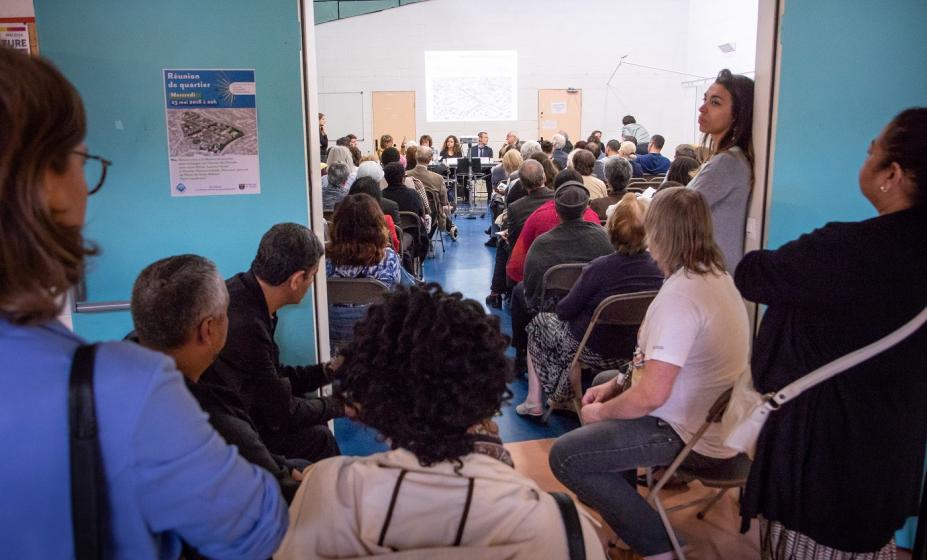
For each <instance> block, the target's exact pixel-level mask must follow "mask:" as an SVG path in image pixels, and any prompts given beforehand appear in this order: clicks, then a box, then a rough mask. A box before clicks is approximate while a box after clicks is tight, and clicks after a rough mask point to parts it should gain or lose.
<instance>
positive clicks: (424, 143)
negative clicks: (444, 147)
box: [418, 134, 434, 148]
mask: <svg viewBox="0 0 927 560" xmlns="http://www.w3.org/2000/svg"><path fill="white" fill-rule="evenodd" d="M432 144H433V142H432V140H431V136H429V135H427V134H422V135H421V136H420V137H419V139H418V145H419V146H420V147H422V148H434V146H433V145H432Z"/></svg>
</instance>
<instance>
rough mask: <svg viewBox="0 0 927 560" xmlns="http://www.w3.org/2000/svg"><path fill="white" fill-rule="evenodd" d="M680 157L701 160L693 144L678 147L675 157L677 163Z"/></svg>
mask: <svg viewBox="0 0 927 560" xmlns="http://www.w3.org/2000/svg"><path fill="white" fill-rule="evenodd" d="M679 157H690V158H692V159H694V160H696V161H700V160H699V155H698V150H697V149H696V147H695V146H693V145H692V144H680V145H678V146H676V155H675V156H674V157H673V160H674V161H675V159H676V158H679Z"/></svg>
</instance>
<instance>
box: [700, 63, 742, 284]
mask: <svg viewBox="0 0 927 560" xmlns="http://www.w3.org/2000/svg"><path fill="white" fill-rule="evenodd" d="M698 112H699V115H698V128H699V130H700V131H702V133H704V136H703V139H702V144H703V145H705V146H707V148H708V151H709V154H710V155H709V159H708V161H707V162H705V164H704V165H703V166H702V167H701V169H699V172H698V175H696V176H695V178H694V179H692V182H690V183H689V188H690V189H695V190H697V191H699V192H700V193H702V195H703V196H704V197H705V200H707V201H708V206H709V207H711V219H712V221H714V224H715V240H716V241H717V242H718V246H719V247H721V252H722V253H724V264H725V266H726V267H727V269H728V270H734V269H735V268H737V263H739V262H740V259H741V258H742V257H743V255H744V235H745V232H746V229H747V208H748V206H749V204H750V192H751V191H752V189H753V140H752V139H753V80H751V79H750V78H748V77H746V76H740V75H736V74H731V71H730V70H728V69H726V68H725V69H724V70H722V71H721V72H720V73H718V78H717V79H716V80H715V83H713V84H712V85H711V87H709V88H708V91H706V92H705V100H704V103H702V106H701V107H699V109H698Z"/></svg>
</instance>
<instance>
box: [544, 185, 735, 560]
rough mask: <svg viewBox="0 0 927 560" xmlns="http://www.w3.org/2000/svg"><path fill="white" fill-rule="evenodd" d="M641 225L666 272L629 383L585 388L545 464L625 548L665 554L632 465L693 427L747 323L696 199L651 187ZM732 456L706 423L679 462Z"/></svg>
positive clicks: (662, 454) (709, 462)
mask: <svg viewBox="0 0 927 560" xmlns="http://www.w3.org/2000/svg"><path fill="white" fill-rule="evenodd" d="M644 229H645V231H646V232H647V245H648V247H649V248H650V254H651V255H652V256H653V259H654V260H655V261H656V263H657V265H659V267H660V270H662V271H663V274H664V275H665V276H666V277H667V279H666V282H665V283H664V284H663V287H662V288H660V293H659V294H658V295H657V297H656V299H655V300H654V301H653V303H651V305H650V308H649V309H648V310H647V315H646V317H645V319H644V323H643V324H642V325H641V328H640V331H639V333H638V339H637V346H638V349H637V351H636V352H635V356H634V360H633V365H634V368H635V371H634V375H633V380H634V382H633V383H632V385H631V387H630V389H628V390H626V391H624V392H621V386H619V385H618V383H616V382H615V381H609V382H606V383H601V384H598V385H594V386H593V387H592V388H590V389H589V390H588V391H586V394H585V395H584V396H583V401H582V402H583V408H582V417H583V422H584V425H583V426H582V427H581V428H579V429H577V430H574V431H572V432H569V433H567V434H566V435H564V436H562V437H560V438H559V439H558V440H557V442H556V443H555V444H554V446H553V448H552V449H551V452H550V466H551V469H552V470H553V472H554V475H555V476H556V477H557V479H558V480H560V482H562V483H563V484H564V485H565V486H566V487H567V488H569V489H570V490H572V491H573V492H575V493H576V495H577V496H578V497H579V498H580V500H582V501H583V502H584V503H587V504H589V505H590V506H592V507H594V508H595V509H596V510H598V512H599V513H600V514H602V517H603V518H604V519H605V521H606V523H608V525H609V526H610V527H611V528H612V529H613V530H614V531H615V533H616V534H617V535H618V536H619V537H620V538H621V539H622V540H624V542H625V543H627V544H628V545H629V546H630V547H631V548H632V549H633V550H634V552H636V553H637V554H639V555H641V556H644V557H648V558H649V557H653V558H661V559H662V558H666V559H669V558H673V557H674V556H673V553H672V544H671V543H670V541H669V538H668V537H667V534H666V530H665V529H664V527H663V523H662V522H661V521H660V516H659V514H658V513H657V511H656V509H654V508H653V507H651V505H650V504H649V503H648V502H647V500H646V499H644V497H642V496H641V495H640V494H639V493H638V491H637V469H638V467H658V466H666V465H669V464H670V462H671V461H672V460H673V459H674V458H675V457H676V456H677V455H678V454H679V452H680V451H682V449H683V447H685V446H686V444H687V442H689V440H691V439H692V437H693V435H694V434H695V433H696V432H697V431H698V430H699V428H700V427H701V425H702V423H703V422H704V421H705V417H706V416H707V414H708V410H709V409H710V408H711V407H712V405H713V404H714V403H715V401H716V400H717V399H718V397H719V396H720V395H721V394H722V393H723V392H725V391H726V390H727V389H730V388H731V387H732V386H733V384H734V381H735V380H736V379H737V376H739V375H740V374H741V372H743V371H744V368H746V367H747V357H748V355H749V352H750V323H749V320H748V319H747V310H746V308H745V307H744V304H743V300H742V299H741V297H740V293H739V292H738V291H737V288H735V287H734V281H733V280H732V279H731V277H730V275H728V273H727V272H726V271H725V268H724V259H723V257H722V255H721V250H720V249H719V248H718V246H717V244H716V243H715V242H714V238H713V233H712V226H711V212H710V210H709V208H708V204H707V203H706V202H705V199H704V197H702V196H701V195H700V194H699V193H698V192H696V191H693V190H691V189H687V188H682V187H676V188H672V189H666V190H664V191H661V192H659V193H657V195H656V196H655V197H654V199H653V201H652V202H651V203H650V208H649V209H648V210H647V215H646V218H645V219H644ZM736 455H737V452H736V451H734V450H732V449H728V448H726V447H724V444H723V441H722V436H721V429H720V425H718V424H715V425H713V426H711V427H710V428H709V429H708V431H706V432H705V433H704V435H703V436H702V437H701V438H700V439H699V440H698V441H697V442H696V443H695V445H694V448H693V452H692V454H691V455H690V456H689V458H688V460H687V464H689V465H691V466H692V467H694V468H699V469H701V470H705V471H706V472H711V471H712V470H714V469H720V468H724V467H725V466H728V465H729V464H730V463H732V462H734V461H740V460H741V459H740V458H737V457H736ZM741 457H742V456H741Z"/></svg>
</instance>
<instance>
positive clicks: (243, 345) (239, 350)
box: [203, 223, 345, 461]
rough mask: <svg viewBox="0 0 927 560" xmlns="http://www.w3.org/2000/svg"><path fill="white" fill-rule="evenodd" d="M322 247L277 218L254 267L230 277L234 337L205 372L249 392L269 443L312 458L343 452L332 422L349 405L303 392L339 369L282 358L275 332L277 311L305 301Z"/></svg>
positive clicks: (246, 399)
mask: <svg viewBox="0 0 927 560" xmlns="http://www.w3.org/2000/svg"><path fill="white" fill-rule="evenodd" d="M322 253H323V247H322V243H321V242H319V239H318V238H317V237H316V236H315V234H314V233H312V231H310V230H309V229H308V228H307V227H305V226H302V225H300V224H293V223H284V224H277V225H275V226H274V227H272V228H270V230H269V231H268V232H267V233H265V234H264V236H263V237H262V238H261V243H260V245H259V247H258V251H257V255H256V256H255V257H254V261H252V263H251V269H250V270H248V271H247V272H242V273H239V274H236V275H235V276H233V277H231V278H229V279H228V280H227V281H226V286H227V287H228V291H229V298H230V302H229V312H228V315H229V337H228V344H227V345H226V346H225V348H224V349H223V350H222V352H221V353H220V354H219V358H218V359H217V360H216V361H215V362H214V363H213V364H212V366H210V367H209V369H208V370H207V371H206V373H205V374H203V379H204V380H205V381H208V382H209V383H212V384H215V385H221V386H223V387H225V388H227V389H229V390H231V391H234V392H235V393H236V394H238V395H239V396H240V397H241V400H242V402H243V403H244V405H245V410H246V411H247V412H248V415H249V416H251V418H252V419H253V420H254V423H255V426H256V427H257V430H258V433H259V434H260V435H261V440H262V441H263V442H264V443H265V444H266V445H267V448H268V449H270V450H271V451H272V452H274V453H277V454H280V455H284V456H286V457H292V458H299V459H306V460H308V461H318V460H320V459H324V458H325V457H331V456H332V455H337V454H338V453H339V450H338V444H337V443H336V442H335V437H334V436H333V435H332V433H331V431H329V429H328V427H327V426H326V422H328V421H329V420H331V419H332V418H336V417H339V416H343V415H344V413H345V410H344V405H343V404H342V402H341V400H340V399H337V398H333V397H320V398H306V397H304V396H303V395H306V394H307V393H310V392H312V391H315V390H317V389H319V388H320V387H322V386H323V385H327V384H328V383H330V382H331V371H330V369H329V368H327V367H323V366H322V365H312V366H288V365H283V364H281V363H280V349H279V347H278V346H277V343H276V341H275V340H274V333H275V332H276V329H277V311H279V310H280V309H281V308H282V307H285V306H288V305H298V304H299V303H300V302H301V301H302V300H303V298H304V297H305V295H306V292H308V291H309V288H310V287H311V286H312V282H313V280H314V279H315V274H316V272H317V271H318V269H319V260H320V259H321V257H322Z"/></svg>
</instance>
